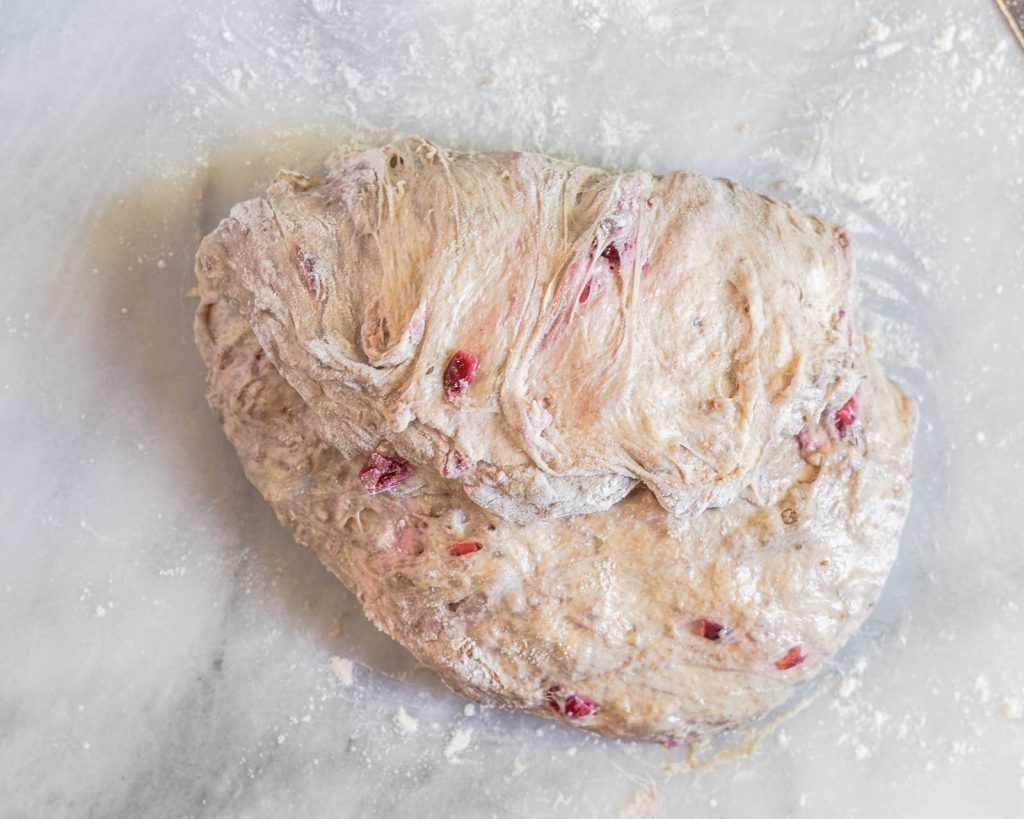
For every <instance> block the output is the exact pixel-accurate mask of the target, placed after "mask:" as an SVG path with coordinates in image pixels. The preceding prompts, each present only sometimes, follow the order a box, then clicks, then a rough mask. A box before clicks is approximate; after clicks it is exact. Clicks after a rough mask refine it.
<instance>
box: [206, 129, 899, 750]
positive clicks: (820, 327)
mask: <svg viewBox="0 0 1024 819" xmlns="http://www.w3.org/2000/svg"><path fill="white" fill-rule="evenodd" d="M196 270H197V275H198V278H199V282H200V291H201V294H202V303H201V305H200V308H199V311H198V314H197V318H196V337H197V340H198V342H199V346H200V349H201V351H202V354H203V357H204V360H205V361H206V363H207V366H208V367H209V371H210V372H209V400H210V404H211V406H212V407H213V408H214V410H215V411H216V412H217V414H218V415H219V416H220V418H221V420H222V421H223V423H224V427H225V430H226V431H227V434H228V436H229V438H230V439H231V441H232V443H233V444H234V446H235V447H236V449H237V450H238V452H239V455H240V456H241V459H242V463H243V466H244V468H245V470H246V474H247V475H248V476H249V478H250V479H251V480H252V482H253V483H254V484H255V485H256V486H257V488H258V489H259V490H260V492H261V493H262V494H263V495H264V496H265V497H266V498H267V499H268V501H270V503H271V504H272V505H273V507H274V509H275V511H276V512H277V515H278V517H279V518H280V519H281V521H282V522H283V523H284V524H285V525H286V526H288V527H289V528H290V529H291V530H292V531H293V533H294V534H295V537H296V539H297V540H298V541H299V542H300V543H301V544H303V545H304V546H306V547H308V548H310V549H312V550H314V551H315V552H316V553H317V554H318V555H319V556H320V557H321V559H322V560H323V561H324V563H325V564H326V565H327V566H328V567H329V568H330V569H331V570H332V571H333V572H334V573H335V574H337V575H338V577H339V578H340V579H341V580H342V581H343V582H344V583H345V584H346V585H347V586H348V587H349V588H351V589H352V590H353V591H354V592H355V593H356V594H357V595H358V597H359V599H360V601H361V603H362V604H363V606H364V608H365V609H366V612H367V615H368V616H369V617H370V618H371V619H372V620H373V621H374V622H375V623H376V624H377V625H378V626H379V627H380V628H381V629H382V630H384V631H385V632H387V633H388V634H390V635H391V636H393V637H394V638H396V639H397V640H399V641H400V642H402V643H403V644H404V645H405V646H407V647H408V648H409V649H410V650H411V651H412V652H413V653H414V654H415V655H416V656H417V657H419V658H420V659H421V660H422V661H423V662H424V663H426V664H428V665H430V666H432V667H433V668H435V669H437V671H438V672H439V673H440V674H441V676H442V677H443V678H444V680H445V681H446V683H447V684H448V685H450V686H451V687H452V688H454V689H456V690H458V691H461V692H463V693H464V694H466V695H467V696H470V697H472V698H474V699H476V700H478V701H481V702H484V703H489V704H496V705H502V706H506V707H514V708H522V709H530V710H534V711H535V712H537V713H538V714H543V715H545V716H549V717H553V718H557V719H562V720H566V721H569V722H571V723H572V724H574V725H578V726H580V727H583V728H587V729H589V730H594V731H598V732H602V733H608V734H615V735H619V736H623V737H629V738H635V739H645V740H656V741H663V742H676V741H687V740H690V739H693V738H695V737H698V736H704V735H707V734H709V733H712V732H714V731H717V730H720V729H722V728H725V727H729V726H734V725H737V724H740V723H743V722H746V721H749V720H753V719H756V718H757V717H759V716H761V715H762V714H764V713H765V712H766V711H767V710H769V709H770V708H771V707H773V706H774V705H776V704H778V703H779V702H780V701H781V700H782V699H784V698H785V697H786V695H787V694H788V693H789V692H791V691H792V689H793V688H794V686H796V685H798V684H799V683H801V682H803V681H805V680H807V679H808V678H810V677H812V676H813V675H814V674H815V673H816V672H817V671H818V670H819V669H820V668H821V665H822V664H823V663H824V662H825V661H826V660H827V659H828V658H829V657H830V656H831V655H832V654H833V653H834V652H835V651H836V650H838V648H839V647H841V646H842V645H843V643H844V642H845V641H846V640H847V639H848V638H849V636H850V635H851V634H852V632H853V631H854V630H855V629H856V628H857V626H858V625H859V624H860V622H861V621H862V620H863V619H864V617H865V616H866V615H867V613H868V612H869V611H870V609H871V607H872V606H873V605H874V603H875V600H876V599H877V597H878V594H879V592H880V590H881V588H882V585H883V583H884V581H885V578H886V575H887V574H888V571H889V568H890V566H891V564H892V561H893V559H894V558H895V554H896V546H897V542H898V538H899V533H900V530H901V528H902V525H903V521H904V518H905V516H906V512H907V507H908V505H909V501H910V483H909V469H910V451H911V445H912V439H913V430H914V419H915V415H914V410H913V407H912V405H911V403H910V401H909V399H907V398H906V396H905V395H903V393H902V392H900V390H899V389H898V388H897V387H896V386H895V385H893V384H892V383H891V382H890V381H889V380H888V379H886V378H885V376H884V374H883V373H882V372H881V370H880V368H879V367H878V365H877V363H876V362H875V360H874V358H873V356H872V355H871V353H870V347H869V345H868V344H867V343H866V341H865V339H864V337H863V334H862V332H861V329H860V322H859V314H858V299H857V294H856V290H855V282H854V278H853V271H852V265H851V261H850V256H849V241H848V240H847V238H846V236H845V234H843V233H842V231H840V230H839V229H837V228H835V227H833V226H830V225H828V224H826V223H824V222H821V221H820V220H818V219H815V218H814V217H809V216H805V215H803V214H800V213H798V212H797V211H795V210H793V209H792V208H791V207H789V206H788V205H784V204H781V203H779V202H776V201H775V200H772V199H769V198H767V197H762V196H759V195H757V194H753V193H750V192H747V191H745V190H743V189H742V188H739V187H738V186H736V185H735V184H733V183H730V182H725V181H715V180H708V179H705V178H703V177H699V176H695V175H692V174H670V175H668V176H665V177H661V178H657V177H652V176H650V175H649V174H645V173H634V174H628V175H624V176H612V175H609V174H607V173H605V172H603V171H599V170H596V169H593V168H584V167H579V166H573V165H570V164H568V163H564V162H561V161H558V160H555V159H551V158H549V157H543V156H539V155H535V154H519V153H503V154H458V153H453V152H448V151H445V150H443V149H441V148H440V147H438V146H436V145H434V144H432V143H429V142H426V141H424V140H420V139H408V140H403V141H401V142H399V143H396V144H394V145H390V146H386V147H384V148H382V149H379V150H371V151H367V152H365V153H361V154H356V155H349V156H347V157H345V158H343V159H342V160H341V161H340V162H338V163H337V164H335V165H334V166H333V167H331V168H330V169H329V173H328V175H327V177H326V178H323V179H320V178H311V177H304V176H299V175H296V174H282V175H281V176H280V177H279V178H278V180H277V181H276V182H275V183H274V185H272V186H271V188H270V191H269V193H268V197H267V199H260V200H253V201H250V202H245V203H243V204H241V205H238V206H236V208H234V209H233V210H232V215H231V217H230V218H229V219H226V220H225V221H224V222H223V223H222V224H221V225H220V227H218V229H217V230H216V231H215V232H214V233H212V234H211V235H210V236H208V237H207V238H206V239H205V240H204V242H203V244H202V246H201V248H200V252H199V256H198V258H197V266H196Z"/></svg>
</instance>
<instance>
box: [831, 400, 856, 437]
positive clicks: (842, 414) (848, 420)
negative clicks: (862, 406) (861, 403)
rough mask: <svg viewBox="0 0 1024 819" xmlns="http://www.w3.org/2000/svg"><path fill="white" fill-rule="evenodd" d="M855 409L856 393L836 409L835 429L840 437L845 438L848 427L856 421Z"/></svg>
mask: <svg viewBox="0 0 1024 819" xmlns="http://www.w3.org/2000/svg"><path fill="white" fill-rule="evenodd" d="M857 410H858V407H857V396H856V395H854V396H853V397H851V398H850V400H849V401H847V402H846V403H845V404H843V405H842V406H841V407H840V408H839V409H837V410H836V430H837V431H838V432H839V437H840V438H845V437H846V433H847V432H849V430H850V427H852V426H853V425H854V424H855V423H856V422H857Z"/></svg>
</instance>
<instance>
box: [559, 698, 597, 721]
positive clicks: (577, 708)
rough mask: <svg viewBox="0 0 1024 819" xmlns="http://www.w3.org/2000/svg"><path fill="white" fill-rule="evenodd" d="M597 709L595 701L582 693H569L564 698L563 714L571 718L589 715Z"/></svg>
mask: <svg viewBox="0 0 1024 819" xmlns="http://www.w3.org/2000/svg"><path fill="white" fill-rule="evenodd" d="M596 710H597V703H596V702H594V701H593V700H592V699H590V697H584V696H583V695H582V694H570V695H569V696H568V697H566V698H565V715H566V716H567V717H570V718H571V719H582V718H583V717H589V716H590V715H591V714H593V713H594V712H595V711H596Z"/></svg>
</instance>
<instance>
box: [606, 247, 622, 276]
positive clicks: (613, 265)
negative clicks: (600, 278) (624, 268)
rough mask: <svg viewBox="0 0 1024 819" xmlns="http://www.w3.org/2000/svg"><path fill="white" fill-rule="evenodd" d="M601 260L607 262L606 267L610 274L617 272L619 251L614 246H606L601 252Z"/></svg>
mask: <svg viewBox="0 0 1024 819" xmlns="http://www.w3.org/2000/svg"><path fill="white" fill-rule="evenodd" d="M601 258H602V259H607V260H608V267H609V269H610V270H611V271H612V273H618V271H619V261H620V259H619V249H618V248H617V247H616V246H615V245H608V247H606V248H605V249H604V250H602V251H601Z"/></svg>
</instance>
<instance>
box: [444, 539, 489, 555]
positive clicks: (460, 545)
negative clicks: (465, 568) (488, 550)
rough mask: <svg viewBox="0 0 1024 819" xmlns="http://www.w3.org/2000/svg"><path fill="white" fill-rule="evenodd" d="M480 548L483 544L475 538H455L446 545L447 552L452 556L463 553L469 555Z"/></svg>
mask: <svg viewBox="0 0 1024 819" xmlns="http://www.w3.org/2000/svg"><path fill="white" fill-rule="evenodd" d="M482 548H483V546H481V545H480V544H479V543H477V542H476V541H475V540H457V541H455V542H454V543H453V544H452V545H451V546H449V547H448V554H450V555H452V556H453V557H462V556H463V555H471V554H473V552H479V551H480V550H481V549H482Z"/></svg>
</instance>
